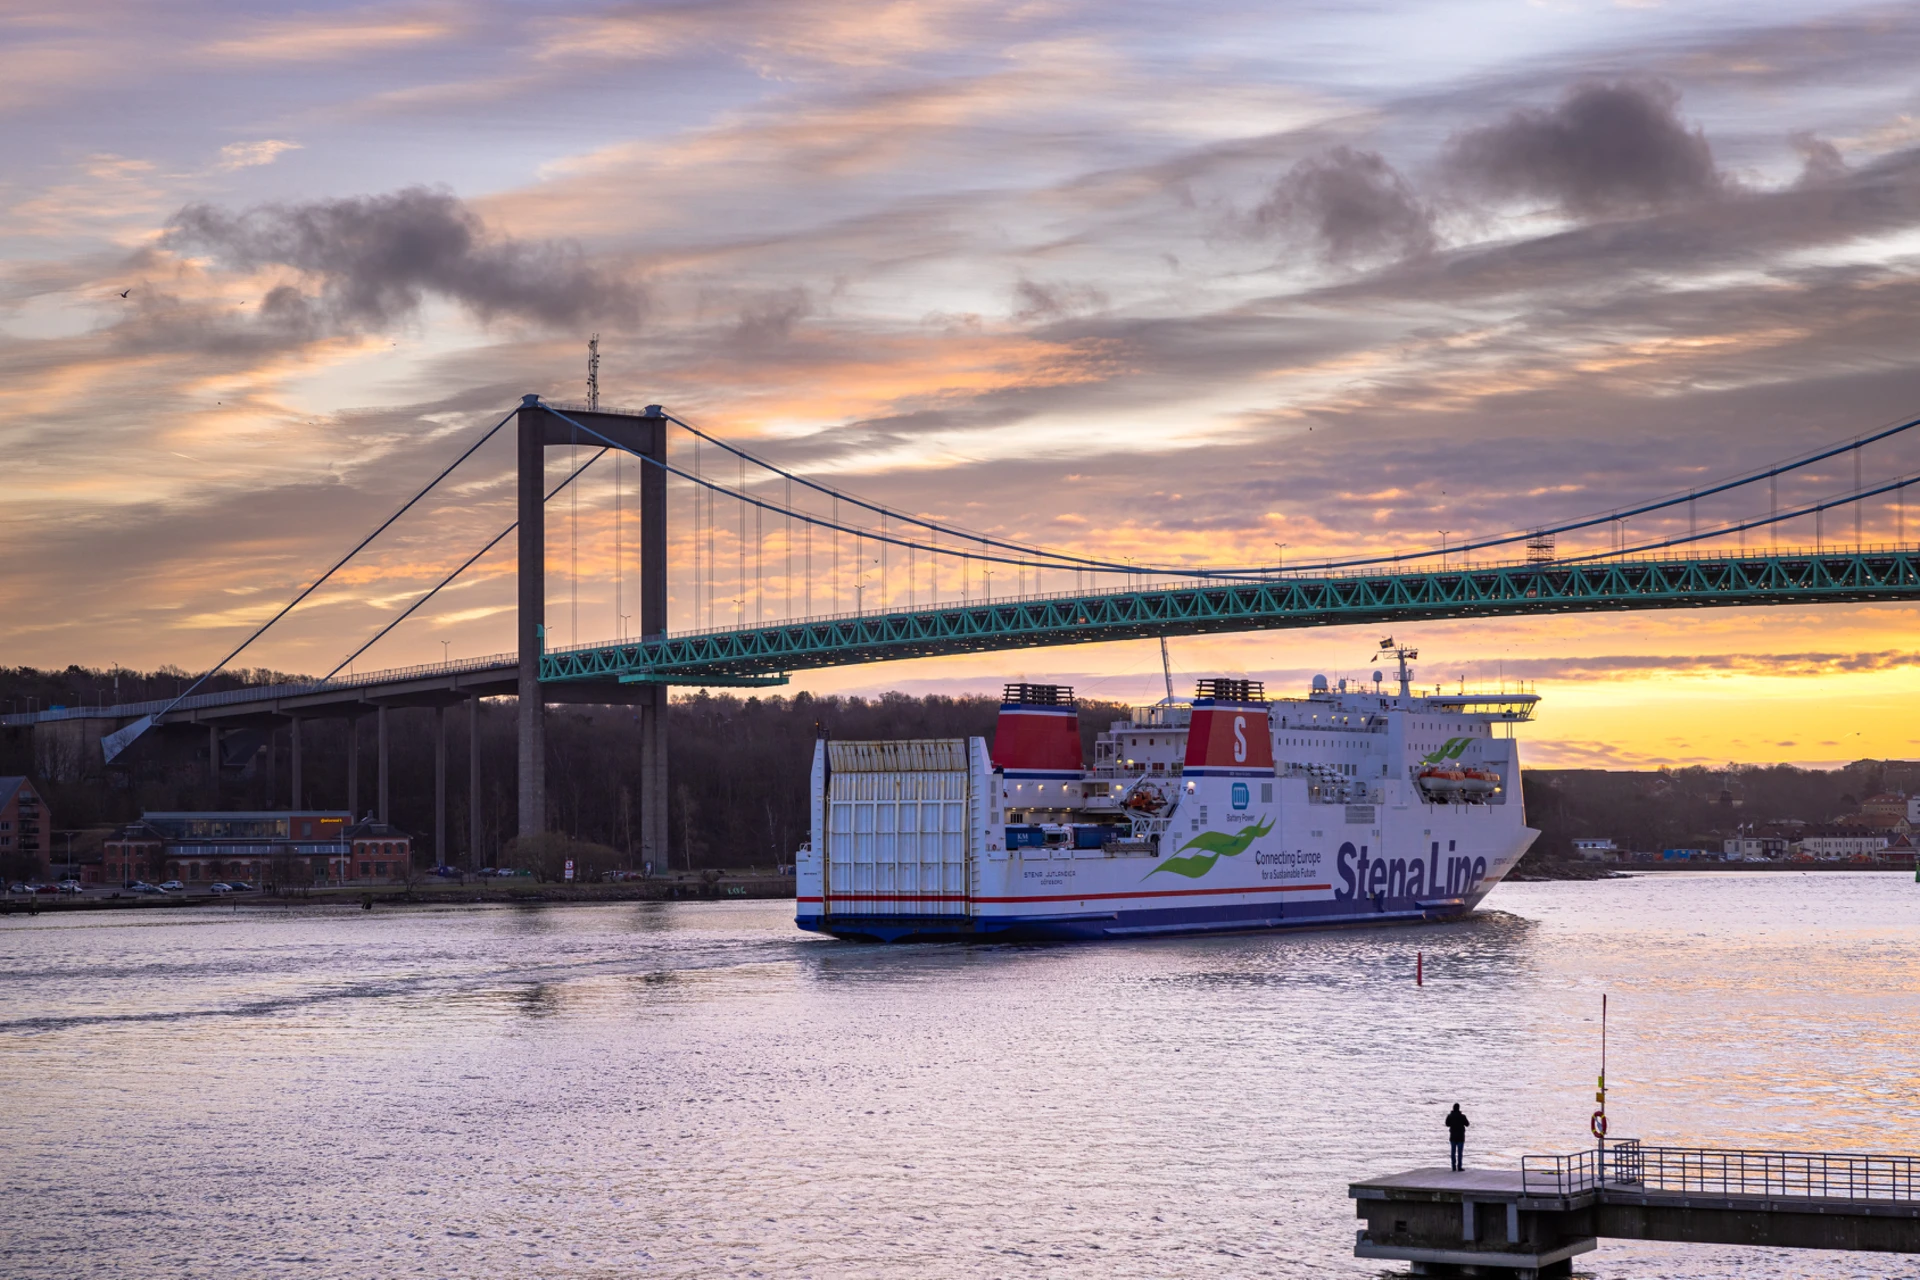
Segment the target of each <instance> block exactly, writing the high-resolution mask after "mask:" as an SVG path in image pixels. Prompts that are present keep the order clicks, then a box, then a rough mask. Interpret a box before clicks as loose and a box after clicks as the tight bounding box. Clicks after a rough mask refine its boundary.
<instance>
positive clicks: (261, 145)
mask: <svg viewBox="0 0 1920 1280" xmlns="http://www.w3.org/2000/svg"><path fill="white" fill-rule="evenodd" d="M298 150H300V144H299V143H297V142H288V141H286V140H285V139H283V138H264V139H262V140H261V141H259V142H229V143H228V144H227V145H226V146H224V147H222V148H220V162H219V163H218V164H216V165H215V166H214V167H215V168H216V169H221V170H231V169H248V168H252V167H253V166H255V165H262V164H272V163H273V162H274V161H275V160H278V159H279V158H280V155H281V153H282V152H286V151H298Z"/></svg>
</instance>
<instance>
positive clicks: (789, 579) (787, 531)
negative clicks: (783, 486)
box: [780, 476, 793, 618]
mask: <svg viewBox="0 0 1920 1280" xmlns="http://www.w3.org/2000/svg"><path fill="white" fill-rule="evenodd" d="M786 508H787V512H786V516H785V517H784V518H785V520H786V524H785V525H784V526H783V527H782V528H781V530H780V546H781V549H782V550H783V551H785V552H786V554H787V571H786V572H785V573H784V574H782V575H781V576H780V581H781V582H782V583H784V584H785V586H786V596H787V605H786V608H785V609H784V610H782V611H781V616H782V617H785V618H791V617H792V616H793V477H791V476H789V477H787V501H786Z"/></svg>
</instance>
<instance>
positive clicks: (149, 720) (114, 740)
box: [100, 409, 519, 764]
mask: <svg viewBox="0 0 1920 1280" xmlns="http://www.w3.org/2000/svg"><path fill="white" fill-rule="evenodd" d="M518 412H519V410H518V409H515V410H513V411H512V412H509V413H508V414H507V416H506V417H504V418H502V419H500V421H498V422H496V423H494V424H493V425H492V426H491V427H489V428H487V430H486V432H485V434H483V435H482V436H481V437H480V438H479V439H478V440H475V441H474V442H473V443H472V444H470V445H468V446H467V448H466V450H465V451H464V452H463V453H461V455H460V456H459V457H457V458H455V459H454V460H453V461H452V462H449V463H448V464H447V465H446V467H445V469H444V470H442V471H441V472H440V474H439V475H437V476H435V477H434V478H433V479H431V480H429V481H427V483H426V486H425V487H424V488H422V489H421V490H420V491H419V492H418V493H416V494H414V495H413V496H412V497H411V498H408V499H407V500H406V501H405V502H403V503H401V504H400V508H399V510H397V511H395V512H394V513H393V514H392V515H390V516H388V517H387V518H386V519H385V520H382V521H381V522H380V524H379V525H378V526H377V527H376V528H375V529H374V531H373V532H372V533H369V534H368V535H367V536H366V537H364V538H362V539H360V541H359V542H357V543H355V544H354V547H353V550H351V551H349V552H347V554H345V555H344V556H341V557H340V558H339V559H338V560H336V561H334V563H333V567H332V568H330V569H328V570H327V571H326V572H325V573H323V574H321V575H320V576H319V577H317V578H315V579H314V580H313V581H312V582H310V583H308V584H307V586H306V587H305V588H303V589H302V590H301V591H300V592H299V594H297V595H295V596H294V597H293V599H291V600H289V601H287V603H286V604H285V605H284V606H283V607H282V608H281V610H280V612H278V613H276V614H274V615H273V616H272V617H271V618H268V619H267V620H266V621H265V622H263V623H261V624H260V626H259V628H258V629H257V630H255V631H254V633H253V634H252V635H250V636H248V637H247V638H246V639H245V640H242V641H241V642H240V643H239V644H238V645H236V646H235V647H234V649H233V652H231V653H229V654H228V655H227V656H226V657H224V658H222V659H220V661H218V662H216V663H215V664H214V665H213V666H211V667H208V668H207V670H206V671H205V672H204V673H203V674H202V675H201V676H200V677H199V678H198V679H196V680H195V681H194V682H193V683H192V684H190V685H188V686H187V687H186V688H185V689H183V690H181V691H180V692H179V693H178V694H176V695H175V696H174V699H173V701H172V702H169V703H168V704H167V705H166V706H165V707H163V708H161V709H160V710H159V711H157V712H155V713H154V715H151V716H142V717H141V718H140V719H138V720H136V721H134V722H133V723H132V724H130V725H127V726H126V727H125V728H122V729H119V730H116V731H115V732H113V733H110V734H108V735H106V736H105V737H104V738H102V739H101V740H100V747H101V753H102V754H103V755H104V757H105V762H106V763H108V764H111V763H112V762H113V759H114V757H115V756H117V755H119V754H120V753H121V752H122V751H124V750H126V749H127V747H128V746H129V745H130V744H131V743H132V742H133V740H134V739H135V738H138V737H139V736H140V735H141V734H143V733H145V732H146V731H147V729H148V727H149V726H151V725H152V724H153V721H154V717H155V716H163V715H165V714H166V713H167V712H169V711H171V710H173V709H174V708H175V707H177V706H179V705H180V700H181V699H182V698H186V697H188V696H190V695H191V694H192V693H193V691H194V690H195V689H198V688H199V687H200V686H201V685H203V684H205V683H206V682H207V681H208V680H210V679H212V678H213V676H214V675H215V674H217V673H218V672H220V671H221V670H223V669H224V668H225V667H226V665H227V664H228V663H229V662H232V661H233V660H234V659H235V658H237V657H239V656H240V655H241V654H242V653H243V652H245V651H246V649H247V647H248V646H249V645H251V644H252V643H253V642H254V641H255V640H258V639H259V638H260V637H261V636H263V635H265V634H266V633H267V630H268V628H270V627H272V626H273V625H274V624H275V623H277V622H279V621H280V619H282V618H284V617H286V616H287V615H288V614H289V613H292V612H293V610H294V608H295V607H296V606H297V605H298V604H299V603H300V602H301V601H302V600H305V599H306V598H307V597H308V596H310V595H312V594H313V593H314V592H315V591H318V590H319V589H320V586H321V584H322V583H324V582H326V581H327V580H328V579H329V578H331V577H333V575H334V574H336V573H338V572H340V570H341V568H343V567H344V566H345V565H346V563H347V561H349V560H351V559H353V558H354V557H355V556H357V555H359V554H360V553H361V552H362V551H364V550H366V548H367V545H368V544H369V543H371V542H372V541H373V540H374V539H375V538H377V537H379V536H380V535H381V534H383V533H385V532H386V531H387V530H388V529H389V528H391V527H392V525H393V522H394V521H396V520H398V519H399V518H400V517H401V516H403V515H405V514H407V512H409V511H411V510H412V509H413V507H414V505H415V504H416V503H418V502H419V501H420V499H422V498H424V497H426V496H427V495H428V494H429V493H432V492H433V490H434V489H435V488H436V487H437V486H438V485H439V484H440V482H441V481H442V480H445V479H446V478H447V477H448V476H450V475H452V474H453V470H454V468H455V467H458V466H459V465H460V464H461V463H463V462H465V461H466V460H467V459H468V458H471V457H472V456H473V455H474V452H475V451H476V450H477V449H479V448H480V446H481V445H483V444H485V443H486V442H487V441H489V440H491V439H493V437H494V435H495V434H496V433H497V432H498V431H499V430H500V428H502V427H504V426H506V425H507V424H508V423H509V422H511V421H513V418H514V415H515V414H517V413H518Z"/></svg>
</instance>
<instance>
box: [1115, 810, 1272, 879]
mask: <svg viewBox="0 0 1920 1280" xmlns="http://www.w3.org/2000/svg"><path fill="white" fill-rule="evenodd" d="M1271 830H1273V819H1272V818H1268V819H1267V820H1266V821H1265V822H1264V823H1262V824H1260V825H1259V826H1256V827H1242V828H1240V831H1239V833H1238V834H1237V835H1231V836H1230V835H1228V834H1227V833H1226V832H1224V831H1202V832H1201V833H1200V834H1199V835H1197V836H1195V837H1194V838H1193V839H1191V840H1189V841H1187V842H1186V843H1185V844H1183V845H1181V846H1180V850H1179V853H1177V854H1175V855H1174V856H1173V857H1171V858H1168V859H1167V860H1166V861H1165V862H1163V863H1161V864H1160V865H1159V866H1157V867H1155V868H1154V869H1153V870H1152V871H1149V872H1147V875H1149V876H1151V875H1158V874H1159V873H1160V872H1162V871H1171V872H1173V874H1175V875H1177V876H1185V877H1186V878H1187V879H1189V880H1198V879H1199V878H1200V877H1201V876H1203V875H1205V874H1207V872H1209V871H1211V870H1213V864H1214V863H1216V862H1218V861H1220V859H1222V858H1237V857H1239V856H1240V855H1241V854H1243V853H1245V852H1246V851H1247V848H1248V847H1249V846H1250V845H1252V844H1253V842H1254V841H1255V840H1258V839H1259V838H1260V837H1261V836H1263V835H1265V834H1267V832H1269V831H1271ZM1189 849H1199V850H1201V852H1200V853H1194V854H1188V853H1187V850H1189ZM1182 854H1184V855H1186V856H1184V857H1183V856H1181V855H1182ZM1143 878H1144V877H1143Z"/></svg>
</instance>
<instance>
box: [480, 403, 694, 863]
mask: <svg viewBox="0 0 1920 1280" xmlns="http://www.w3.org/2000/svg"><path fill="white" fill-rule="evenodd" d="M563 407H564V408H565V411H566V414H567V416H568V417H569V418H572V419H574V421H576V422H578V423H579V424H580V426H581V427H586V428H589V429H590V430H591V431H592V432H595V433H598V434H599V436H601V437H602V439H598V440H596V439H595V438H594V437H593V436H592V435H590V434H588V433H587V432H585V431H582V430H580V428H579V427H576V426H574V425H572V424H570V423H568V422H565V421H563V420H561V419H560V418H559V417H557V416H555V415H554V414H553V413H551V412H549V411H548V410H547V409H546V408H545V407H543V406H542V404H541V402H540V397H539V396H537V395H528V396H525V397H523V398H522V399H521V402H520V411H519V422H518V424H517V426H518V431H519V486H518V488H519V517H520V527H519V530H518V539H519V542H518V547H519V620H518V656H519V679H518V683H517V687H518V691H519V702H520V724H519V775H520V776H519V815H520V821H519V828H520V834H521V835H523V836H530V835H538V834H540V833H541V832H544V831H546V830H547V752H546V696H545V691H544V690H543V689H542V687H541V683H540V658H541V655H542V653H543V652H544V651H545V649H546V640H547V633H546V616H547V615H546V609H547V572H546V570H547V532H546V529H547V526H546V451H547V450H548V449H552V448H567V447H571V446H574V445H588V446H591V447H594V448H598V447H600V446H601V445H602V444H603V443H604V442H605V441H607V440H611V441H613V442H614V443H615V444H617V445H619V446H622V447H624V448H627V449H630V450H631V451H633V452H634V453H636V454H639V455H640V456H641V457H642V458H644V459H649V460H651V461H652V462H654V463H660V464H664V463H665V462H666V461H667V415H666V413H665V412H664V411H663V410H662V409H661V407H660V406H659V405H657V404H655V405H648V406H647V407H646V408H645V409H643V410H641V411H639V412H637V413H635V412H632V411H627V410H608V409H576V408H574V407H573V406H571V405H568V406H563ZM639 541H640V611H639V615H640V616H639V620H640V636H641V638H646V637H655V636H658V637H664V636H665V635H666V632H667V473H666V471H665V470H664V469H663V466H657V465H648V464H647V463H644V462H643V464H642V465H641V468H640V540H639ZM620 701H623V702H626V703H628V704H629V705H632V706H633V707H634V708H635V710H636V711H637V712H638V714H639V721H640V779H639V782H640V785H639V787H638V793H639V795H638V798H639V801H640V823H639V827H640V830H639V836H640V851H639V852H640V860H641V862H642V863H643V864H646V865H650V866H651V867H652V868H653V869H654V870H655V872H656V873H657V872H660V871H664V870H665V869H666V866H667V686H666V685H665V684H658V683H646V684H641V685H639V686H638V687H636V688H632V689H630V690H629V691H627V694H626V696H625V697H623V698H621V699H620Z"/></svg>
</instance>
